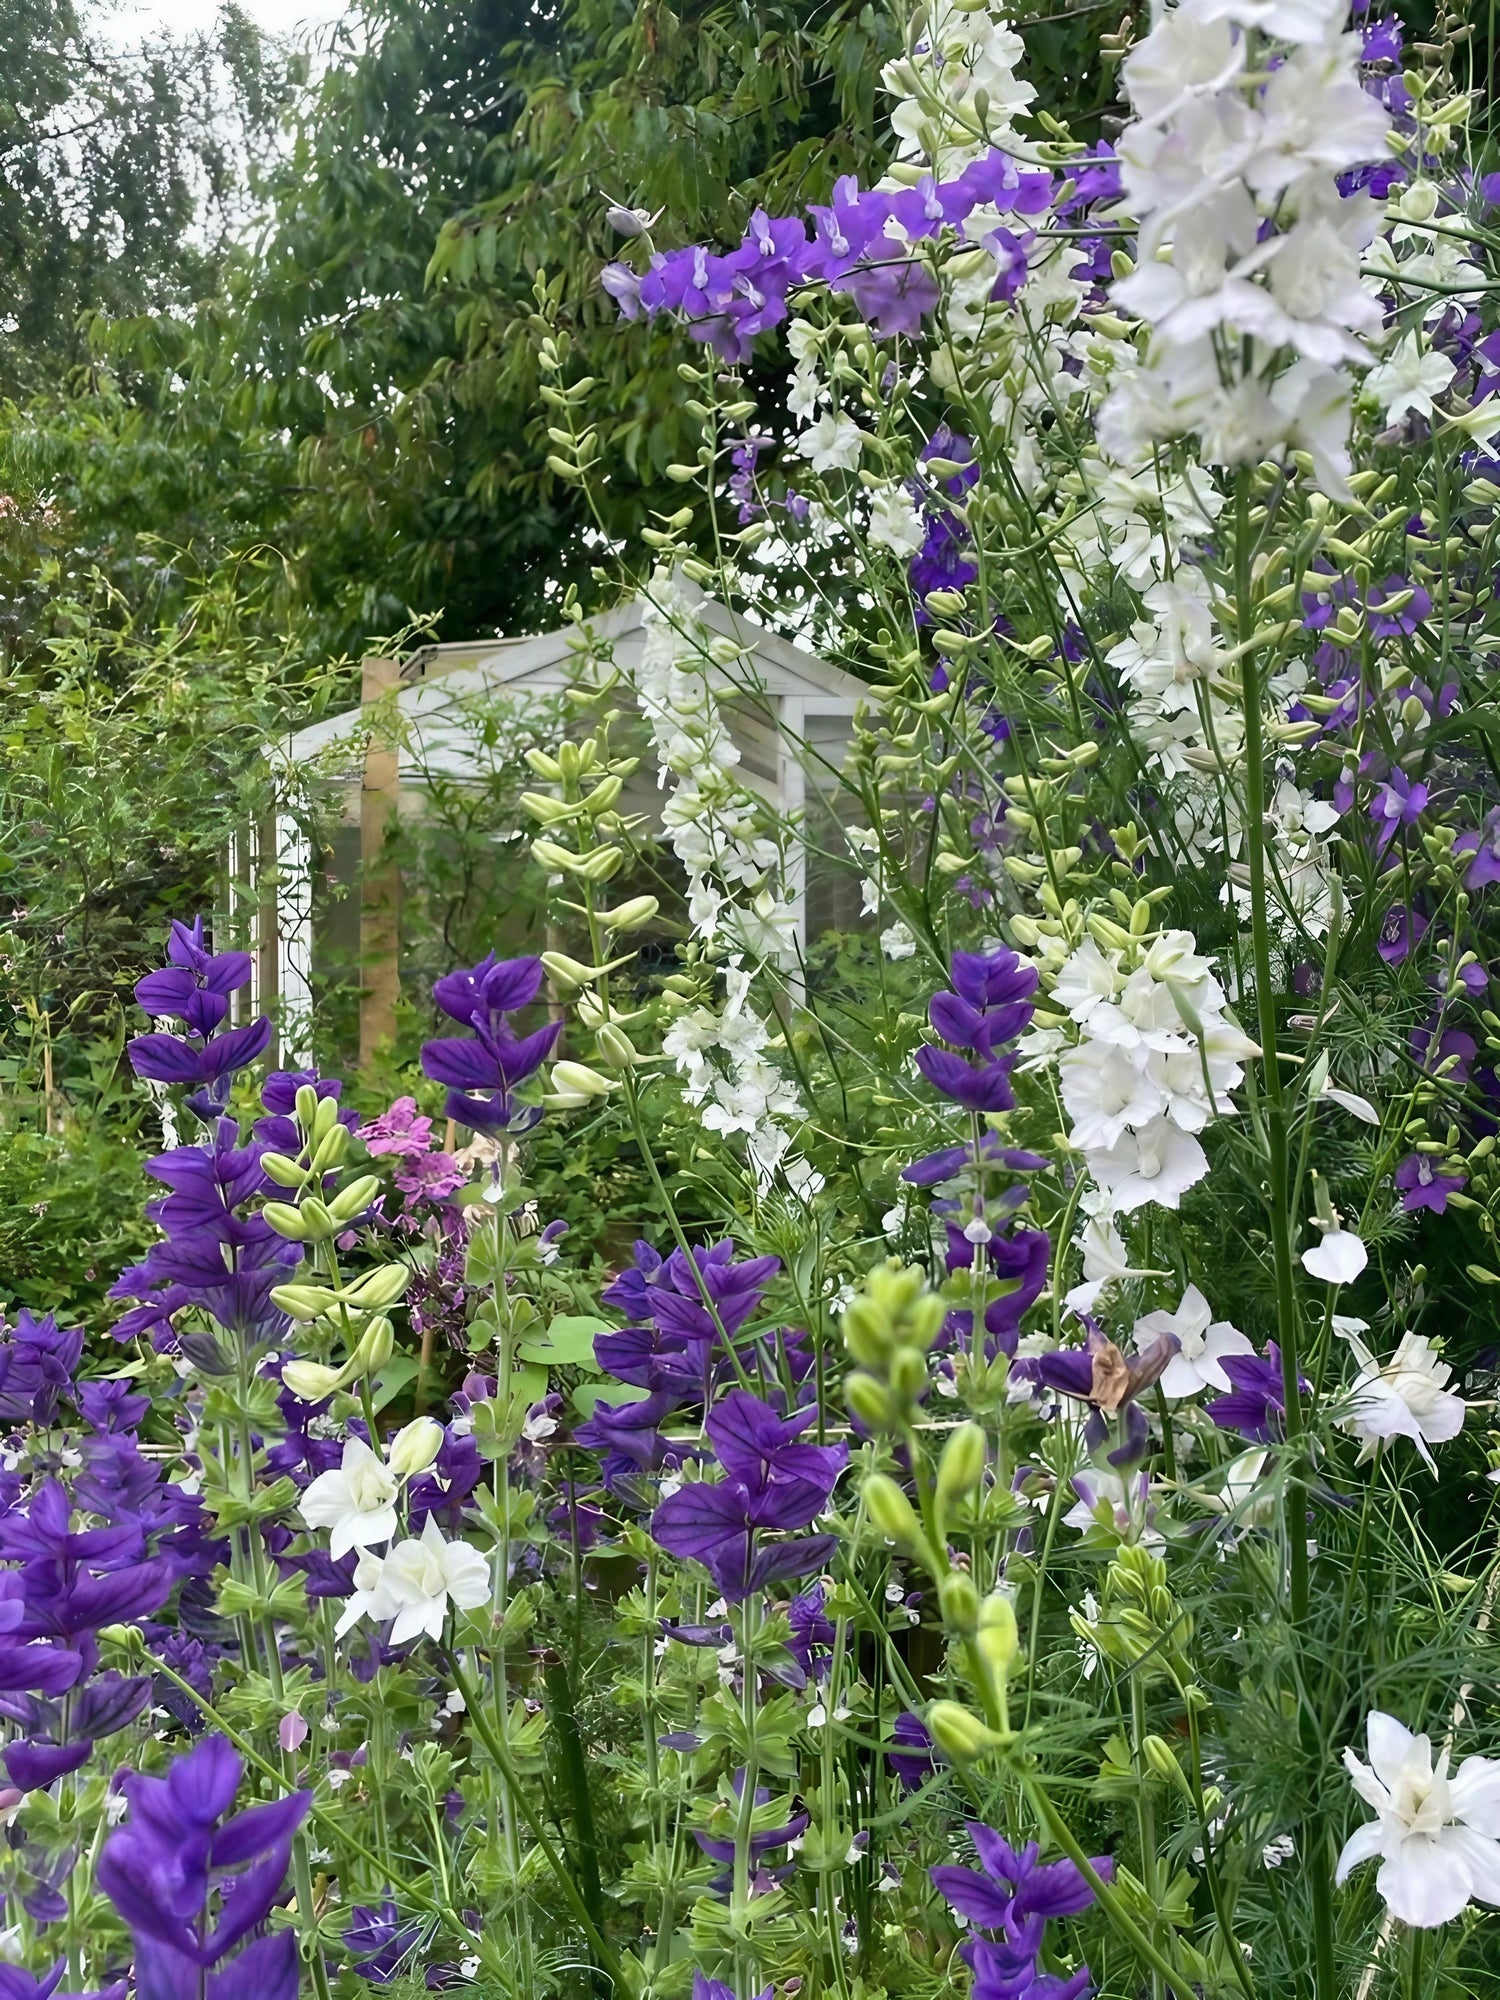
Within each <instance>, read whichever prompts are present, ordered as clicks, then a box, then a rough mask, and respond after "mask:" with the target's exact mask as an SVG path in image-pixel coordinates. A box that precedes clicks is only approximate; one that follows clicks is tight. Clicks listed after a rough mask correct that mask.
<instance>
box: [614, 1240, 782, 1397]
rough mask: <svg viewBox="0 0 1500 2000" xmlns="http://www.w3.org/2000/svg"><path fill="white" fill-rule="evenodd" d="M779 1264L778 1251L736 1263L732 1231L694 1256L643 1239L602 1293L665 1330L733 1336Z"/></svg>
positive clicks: (702, 1337)
mask: <svg viewBox="0 0 1500 2000" xmlns="http://www.w3.org/2000/svg"><path fill="white" fill-rule="evenodd" d="M780 1269H781V1260H780V1258H778V1257H750V1258H747V1259H746V1260H745V1262H744V1263H742V1264H736V1263H735V1261H734V1238H733V1237H726V1238H725V1239H724V1241H723V1242H722V1243H715V1244H713V1245H712V1246H711V1247H709V1248H707V1249H704V1248H702V1247H699V1248H696V1249H694V1251H693V1254H692V1259H691V1261H689V1259H688V1257H687V1256H686V1255H685V1254H684V1253H683V1251H681V1250H680V1249H679V1250H674V1251H673V1252H672V1254H671V1256H670V1257H663V1256H662V1255H661V1253H660V1251H658V1250H655V1249H653V1247H652V1246H651V1244H649V1243H646V1242H638V1243H637V1244H636V1246H635V1262H634V1263H633V1264H632V1265H629V1266H627V1267H626V1269H625V1270H623V1271H622V1272H621V1273H620V1275H619V1277H618V1278H616V1279H615V1280H614V1282H613V1283H612V1284H611V1285H609V1286H608V1287H607V1288H606V1289H605V1291H604V1292H603V1293H601V1295H600V1296H601V1299H602V1302H603V1303H604V1304H605V1305H607V1306H612V1307H614V1308H615V1309H616V1310H617V1311H619V1312H623V1313H625V1314H626V1315H627V1316H628V1317H629V1318H630V1319H631V1320H634V1321H637V1322H639V1321H643V1320H652V1321H654V1322H655V1324H656V1326H657V1327H658V1328H659V1329H660V1330H661V1331H662V1332H663V1333H664V1334H675V1335H680V1336H681V1337H682V1338H683V1339H685V1340H689V1341H698V1342H701V1343H703V1344H704V1345H705V1346H706V1345H708V1344H710V1343H711V1342H712V1341H714V1340H715V1339H716V1338H717V1337H718V1333H719V1329H720V1327H722V1328H723V1330H724V1332H725V1333H726V1334H728V1335H729V1337H730V1338H731V1339H732V1338H733V1337H734V1335H735V1334H736V1333H738V1332H739V1330H740V1328H741V1327H742V1326H743V1325H744V1324H745V1322H746V1320H748V1319H749V1318H750V1317H751V1315H752V1314H753V1313H754V1312H755V1311H756V1309H757V1308H758V1307H759V1305H760V1301H761V1297H762V1294H763V1293H764V1290H765V1287H766V1284H767V1282H768V1280H769V1279H771V1278H773V1277H774V1276H775V1274H776V1273H777V1272H778V1271H779V1270H780ZM705 1294H706V1295H707V1298H706V1299H705ZM603 1365H607V1364H603V1363H601V1366H603ZM626 1379H629V1378H626Z"/></svg>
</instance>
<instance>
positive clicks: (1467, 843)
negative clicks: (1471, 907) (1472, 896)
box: [1453, 806, 1500, 889]
mask: <svg viewBox="0 0 1500 2000" xmlns="http://www.w3.org/2000/svg"><path fill="white" fill-rule="evenodd" d="M1453 852H1454V853H1455V854H1468V855H1471V856H1472V857H1473V858H1472V860H1471V861H1470V862H1469V865H1468V867H1467V869H1466V870H1465V871H1464V886H1465V888H1468V889H1487V888H1489V887H1490V886H1491V884H1492V883H1495V882H1500V806H1494V807H1491V809H1490V810H1489V811H1488V812H1487V813H1486V814H1485V816H1484V818H1483V819H1482V820H1481V821H1480V823H1479V825H1478V826H1476V827H1471V828H1470V829H1469V830H1468V831H1467V832H1465V833H1461V834H1459V836H1458V838H1457V839H1456V840H1455V841H1454V843H1453Z"/></svg>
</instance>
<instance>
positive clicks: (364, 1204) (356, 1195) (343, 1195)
mask: <svg viewBox="0 0 1500 2000" xmlns="http://www.w3.org/2000/svg"><path fill="white" fill-rule="evenodd" d="M379 1192H380V1180H379V1177H378V1176H377V1175H375V1174H361V1175H360V1176H359V1178H358V1180H353V1181H350V1183H349V1185H348V1186H347V1187H344V1188H340V1189H339V1191H338V1193H337V1194H336V1195H335V1196H334V1198H333V1200H332V1201H331V1202H329V1204H328V1213H329V1214H330V1215H331V1216H332V1218H333V1220H334V1221H335V1222H336V1223H338V1224H339V1226H340V1227H342V1226H343V1225H344V1224H345V1223H348V1222H353V1221H354V1219H355V1217H356V1216H360V1215H363V1214H364V1212H365V1210H366V1209H367V1208H368V1207H369V1206H370V1203H371V1202H372V1201H373V1200H374V1199H375V1197H376V1195H378V1194H379Z"/></svg>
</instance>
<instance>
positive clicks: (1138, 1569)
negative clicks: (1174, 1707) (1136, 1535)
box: [1072, 1545, 1193, 1685]
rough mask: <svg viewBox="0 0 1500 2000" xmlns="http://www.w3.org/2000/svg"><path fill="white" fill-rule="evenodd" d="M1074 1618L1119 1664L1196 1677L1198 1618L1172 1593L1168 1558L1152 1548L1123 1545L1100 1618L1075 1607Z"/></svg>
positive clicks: (1081, 1632)
mask: <svg viewBox="0 0 1500 2000" xmlns="http://www.w3.org/2000/svg"><path fill="white" fill-rule="evenodd" d="M1072 1624H1073V1629H1074V1631H1075V1632H1076V1633H1077V1634H1078V1636H1079V1637H1080V1638H1081V1639H1082V1640H1084V1642H1085V1643H1086V1644H1087V1645H1090V1646H1094V1647H1096V1648H1097V1649H1098V1651H1099V1652H1100V1653H1102V1654H1103V1655H1104V1657H1105V1658H1106V1659H1109V1660H1113V1661H1114V1662H1115V1663H1116V1665H1118V1666H1122V1667H1128V1668H1131V1669H1132V1670H1144V1671H1145V1672H1147V1673H1152V1672H1155V1673H1166V1674H1170V1675H1171V1676H1172V1678H1173V1679H1174V1680H1176V1681H1177V1682H1178V1683H1179V1685H1186V1684H1187V1683H1188V1682H1189V1681H1191V1679H1192V1668H1191V1666H1190V1665H1189V1662H1188V1658H1187V1648H1188V1646H1189V1645H1190V1643H1191V1641H1192V1637H1193V1619H1192V1616H1191V1614H1190V1613H1188V1612H1186V1611H1183V1610H1182V1609H1181V1608H1180V1606H1179V1605H1178V1603H1177V1600H1176V1599H1175V1598H1174V1597H1173V1595H1172V1592H1171V1589H1170V1588H1169V1586H1168V1583H1167V1566H1166V1563H1165V1562H1164V1561H1163V1560H1162V1558H1161V1557H1160V1556H1158V1555H1153V1554H1152V1553H1151V1551H1150V1550H1149V1549H1143V1548H1141V1547H1140V1546H1139V1545H1137V1546H1136V1547H1134V1548H1128V1549H1121V1551H1120V1553H1119V1554H1118V1555H1117V1556H1116V1557H1115V1559H1114V1561H1113V1562H1112V1563H1111V1564H1110V1566H1109V1569H1108V1570H1107V1571H1106V1573H1105V1578H1104V1599H1103V1604H1102V1607H1101V1609H1100V1613H1099V1618H1098V1622H1097V1623H1096V1624H1090V1623H1089V1621H1088V1620H1087V1619H1086V1618H1084V1617H1083V1616H1082V1615H1081V1614H1080V1613H1079V1612H1077V1611H1075V1612H1074V1613H1073V1614H1072Z"/></svg>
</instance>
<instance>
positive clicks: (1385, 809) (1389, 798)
mask: <svg viewBox="0 0 1500 2000" xmlns="http://www.w3.org/2000/svg"><path fill="white" fill-rule="evenodd" d="M1426 810H1427V787H1426V785H1425V784H1424V783H1423V782H1422V780H1421V779H1420V778H1408V777H1407V775H1406V773H1405V772H1404V771H1403V770H1402V769H1401V768H1400V766H1399V765H1398V766H1397V767H1396V769H1395V770H1394V771H1392V773H1391V775H1390V776H1389V777H1388V778H1387V779H1386V781H1385V783H1384V784H1383V785H1381V786H1380V787H1379V788H1378V790H1377V791H1376V793H1375V796H1374V798H1373V799H1372V800H1371V801H1370V817H1371V819H1372V820H1374V822H1375V826H1376V835H1377V837H1376V841H1375V851H1376V853H1377V854H1384V853H1385V851H1386V849H1387V848H1388V847H1389V846H1390V844H1391V842H1392V841H1393V840H1394V839H1395V838H1396V835H1397V834H1398V833H1399V832H1400V831H1401V829H1402V828H1403V827H1408V826H1415V825H1416V824H1417V822H1418V820H1420V819H1421V817H1422V815H1423V813H1424V812H1426Z"/></svg>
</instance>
